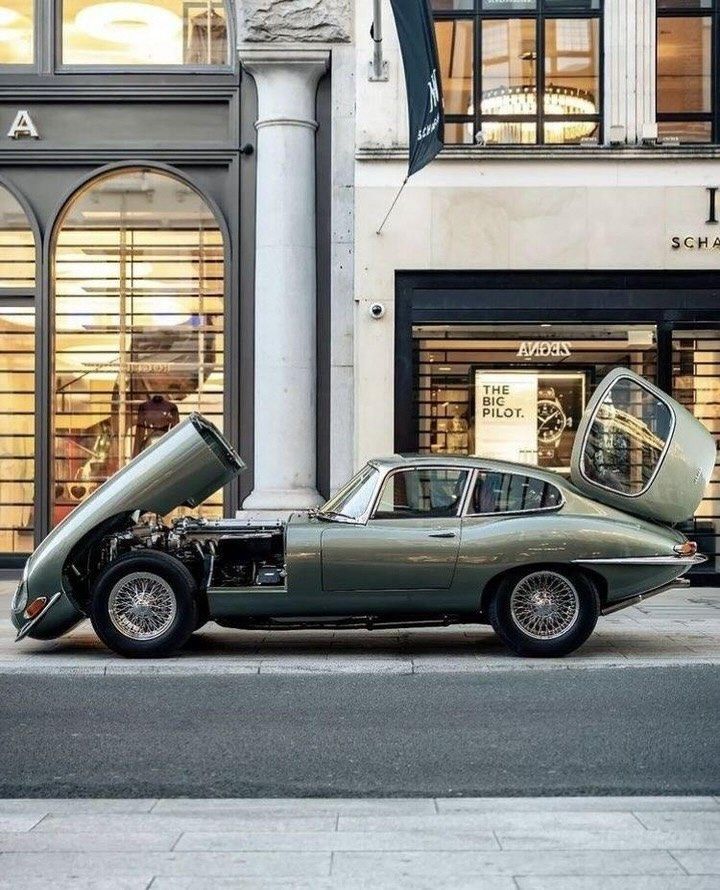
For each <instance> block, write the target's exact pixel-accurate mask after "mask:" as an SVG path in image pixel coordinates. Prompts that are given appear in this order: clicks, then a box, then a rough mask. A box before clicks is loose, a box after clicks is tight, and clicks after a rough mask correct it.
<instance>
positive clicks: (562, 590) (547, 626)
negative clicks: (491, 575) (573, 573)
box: [510, 571, 580, 640]
mask: <svg viewBox="0 0 720 890" xmlns="http://www.w3.org/2000/svg"><path fill="white" fill-rule="evenodd" d="M510 614H511V616H512V620H513V622H514V623H515V626H516V627H517V628H518V629H519V630H521V631H522V632H523V633H524V634H526V635H527V636H529V637H532V638H533V639H535V640H555V639H557V638H558V637H561V636H562V635H563V634H565V633H567V632H568V631H569V630H570V629H571V628H572V627H573V626H574V625H575V623H576V622H577V620H578V617H579V615H580V598H579V597H578V593H577V590H575V587H574V586H573V585H572V584H571V583H570V581H569V580H568V579H567V578H565V577H564V576H563V575H560V574H559V573H558V572H550V571H540V572H533V573H532V574H530V575H526V576H525V577H524V578H523V579H522V580H521V581H519V582H518V583H517V584H516V585H515V588H514V590H513V592H512V594H511V595H510Z"/></svg>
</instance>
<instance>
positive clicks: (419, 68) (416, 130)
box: [390, 0, 445, 176]
mask: <svg viewBox="0 0 720 890" xmlns="http://www.w3.org/2000/svg"><path fill="white" fill-rule="evenodd" d="M390 3H391V5H392V10H393V13H394V15H395V25H396V26H397V32H398V38H399V39H400V49H401V51H402V57H403V65H404V66H405V83H406V86H407V97H408V115H409V118H410V164H409V167H408V176H412V175H413V173H417V172H418V170H422V168H423V167H424V166H425V165H426V164H429V163H430V161H432V159H433V158H434V157H435V155H436V154H437V153H438V152H439V151H440V149H441V148H442V147H443V142H444V139H445V120H444V117H443V106H442V83H441V80H440V67H439V64H438V52H437V43H436V42H435V26H434V25H433V17H432V12H431V10H430V6H429V0H390Z"/></svg>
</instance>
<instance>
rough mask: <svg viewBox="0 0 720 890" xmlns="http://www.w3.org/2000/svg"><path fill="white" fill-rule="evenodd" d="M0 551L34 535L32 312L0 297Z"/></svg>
mask: <svg viewBox="0 0 720 890" xmlns="http://www.w3.org/2000/svg"><path fill="white" fill-rule="evenodd" d="M0 427H1V428H0V553H30V552H31V551H32V549H33V546H34V544H33V534H34V531H35V509H34V504H33V498H34V487H35V486H34V479H35V310H34V308H33V306H32V303H30V305H23V301H20V302H19V301H17V300H11V299H9V298H3V297H2V296H0Z"/></svg>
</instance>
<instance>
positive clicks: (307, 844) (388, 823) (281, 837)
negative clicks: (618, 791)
mask: <svg viewBox="0 0 720 890" xmlns="http://www.w3.org/2000/svg"><path fill="white" fill-rule="evenodd" d="M719 885H720V800H719V799H718V798H711V797H705V798H702V797H697V798H672V797H660V798H632V797H626V798H597V797H595V798H585V799H580V798H539V799H523V798H517V799H509V798H497V799H490V798H485V799H471V798H465V799H463V798H457V799H435V800H434V799H416V800H407V799H381V800H368V799H364V800H353V799H347V800H337V799H329V800H321V799H309V798H306V799H301V800H268V799H253V800H228V799H220V800H182V799H180V800H167V799H166V800H159V801H158V800H87V799H86V800H77V799H76V800H54V801H43V800H27V799H25V800H5V801H0V887H7V888H10V887H12V888H16V887H23V888H27V890H31V888H40V887H51V888H54V890H55V888H65V887H68V888H69V887H73V888H78V887H82V888H84V890H89V888H113V890H118V888H127V890H145V888H152V890H170V888H173V890H175V888H184V890H185V888H187V890H191V888H192V890H202V888H211V887H212V888H223V887H238V888H241V887H248V888H250V887H252V888H258V890H262V888H270V887H287V888H290V887H292V888H308V890H311V888H312V890H325V888H373V890H380V888H390V887H392V888H404V887H408V888H410V887H411V888H413V890H422V888H428V890H430V888H432V890H435V888H437V887H451V888H473V890H711V888H712V890H714V888H717V887H718V886H719Z"/></svg>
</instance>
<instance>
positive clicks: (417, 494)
mask: <svg viewBox="0 0 720 890" xmlns="http://www.w3.org/2000/svg"><path fill="white" fill-rule="evenodd" d="M469 477H470V470H469V469H467V468H464V467H459V468H458V467H448V466H442V465H440V466H413V467H401V468H398V469H395V470H392V471H390V472H389V473H388V475H387V476H386V478H385V479H384V480H383V484H382V487H381V490H380V495H379V498H378V501H377V503H376V505H375V507H374V509H373V511H372V513H371V515H370V518H369V519H368V521H367V523H366V524H349V523H348V524H344V523H331V524H328V526H327V528H325V529H324V530H323V533H322V544H321V549H322V583H323V590H324V591H328V592H341V591H357V592H360V591H373V592H382V591H388V592H391V593H392V592H396V593H402V592H403V591H417V590H447V589H448V588H449V587H450V585H451V584H452V580H453V575H454V572H455V566H456V563H457V557H458V551H459V547H460V539H461V524H460V518H459V512H460V507H461V504H462V501H463V498H464V497H465V491H466V487H467V484H468V481H469Z"/></svg>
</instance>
